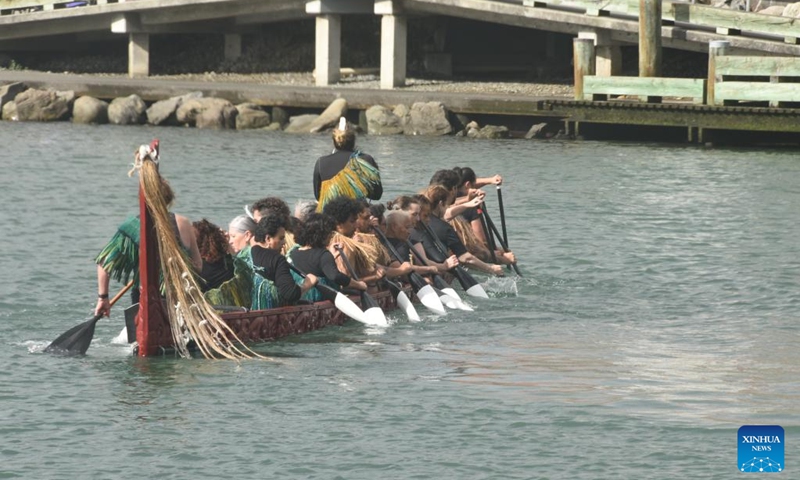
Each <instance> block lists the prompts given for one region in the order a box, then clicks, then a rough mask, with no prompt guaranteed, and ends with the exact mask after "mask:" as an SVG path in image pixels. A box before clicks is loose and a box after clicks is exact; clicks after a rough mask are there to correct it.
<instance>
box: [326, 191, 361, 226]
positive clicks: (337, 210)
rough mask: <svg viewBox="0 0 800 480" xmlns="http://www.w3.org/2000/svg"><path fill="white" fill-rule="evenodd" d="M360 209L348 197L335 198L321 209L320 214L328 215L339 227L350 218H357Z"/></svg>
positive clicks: (354, 201) (355, 202) (359, 206)
mask: <svg viewBox="0 0 800 480" xmlns="http://www.w3.org/2000/svg"><path fill="white" fill-rule="evenodd" d="M361 210H362V207H361V205H359V204H358V202H357V201H356V200H354V199H352V198H350V197H344V196H341V197H336V198H334V199H333V200H331V201H330V202H328V203H327V204H325V207H324V208H323V209H322V213H324V214H326V215H330V216H331V217H333V219H334V220H335V221H336V224H337V225H341V224H343V223H345V222H347V221H348V220H350V217H354V216H358V214H359V213H361Z"/></svg>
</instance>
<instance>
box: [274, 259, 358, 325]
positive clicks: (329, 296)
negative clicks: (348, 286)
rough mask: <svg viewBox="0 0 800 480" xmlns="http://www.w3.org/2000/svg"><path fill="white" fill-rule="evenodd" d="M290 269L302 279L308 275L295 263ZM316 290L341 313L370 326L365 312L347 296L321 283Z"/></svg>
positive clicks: (315, 286)
mask: <svg viewBox="0 0 800 480" xmlns="http://www.w3.org/2000/svg"><path fill="white" fill-rule="evenodd" d="M289 268H291V269H292V270H294V272H295V273H296V274H298V275H300V276H301V277H303V278H306V274H305V273H303V272H302V271H301V270H300V269H299V268H297V267H295V266H294V264H293V263H289ZM314 288H316V289H317V290H319V291H320V293H321V294H322V296H323V297H325V299H326V300H329V301H330V302H332V303H333V305H334V306H335V307H336V308H337V309H339V311H340V312H342V313H344V314H345V315H347V316H348V317H350V318H352V319H353V320H356V321H358V322H361V323H365V324H367V325H369V324H370V323H369V321H368V320H367V318H366V315H365V314H364V311H363V310H361V308H359V306H358V305H356V304H355V302H354V301H352V300H350V298H348V297H347V295H345V294H343V293H342V292H340V291H338V290H335V289H333V288H331V287H329V286H327V285H325V284H323V283H319V282H317V284H316V285H314Z"/></svg>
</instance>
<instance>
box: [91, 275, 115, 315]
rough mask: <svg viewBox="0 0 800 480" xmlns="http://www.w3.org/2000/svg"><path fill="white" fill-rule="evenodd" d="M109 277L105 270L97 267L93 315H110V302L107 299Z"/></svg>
mask: <svg viewBox="0 0 800 480" xmlns="http://www.w3.org/2000/svg"><path fill="white" fill-rule="evenodd" d="M108 283H109V277H108V272H106V269H105V268H103V267H101V266H100V265H98V266H97V305H96V306H95V307H94V314H95V315H102V316H104V317H107V316H109V315H110V314H111V301H110V300H109V299H108Z"/></svg>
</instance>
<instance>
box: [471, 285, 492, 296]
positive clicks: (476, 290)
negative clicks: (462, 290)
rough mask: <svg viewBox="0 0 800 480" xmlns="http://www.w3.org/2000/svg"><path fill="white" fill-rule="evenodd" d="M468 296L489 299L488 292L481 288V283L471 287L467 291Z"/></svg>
mask: <svg viewBox="0 0 800 480" xmlns="http://www.w3.org/2000/svg"><path fill="white" fill-rule="evenodd" d="M467 295H469V296H471V297H478V298H489V295H487V294H486V290H484V289H483V286H481V284H480V283H476V284H475V285H473V286H471V287H469V288H468V289H467Z"/></svg>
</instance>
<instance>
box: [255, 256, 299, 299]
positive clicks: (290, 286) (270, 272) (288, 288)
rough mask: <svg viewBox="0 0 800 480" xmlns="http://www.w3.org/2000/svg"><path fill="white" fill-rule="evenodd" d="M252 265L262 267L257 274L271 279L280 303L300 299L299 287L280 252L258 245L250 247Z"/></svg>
mask: <svg viewBox="0 0 800 480" xmlns="http://www.w3.org/2000/svg"><path fill="white" fill-rule="evenodd" d="M250 252H251V253H252V255H253V265H254V266H256V267H261V268H263V270H262V271H260V272H258V274H259V275H261V276H262V277H264V278H266V279H267V280H271V281H272V282H273V283H274V284H275V287H276V288H277V289H278V301H279V302H280V304H281V305H294V304H295V303H297V301H298V300H299V299H300V287H299V286H298V285H297V284H296V283H295V282H294V277H292V274H291V270H290V269H289V263H288V262H287V261H286V257H284V256H283V255H281V252H279V251H277V250H272V249H269V248H264V247H262V246H260V245H253V246H252V247H250Z"/></svg>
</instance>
